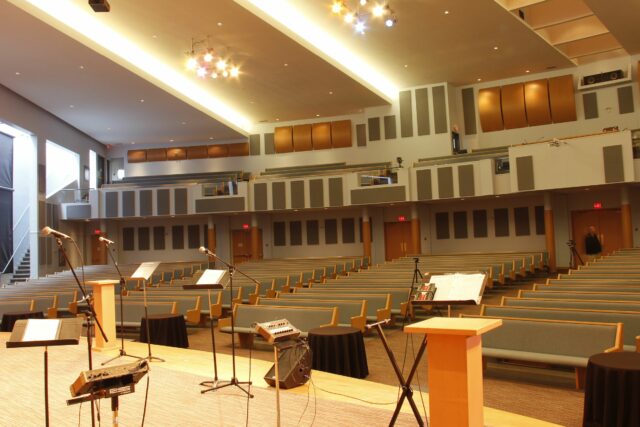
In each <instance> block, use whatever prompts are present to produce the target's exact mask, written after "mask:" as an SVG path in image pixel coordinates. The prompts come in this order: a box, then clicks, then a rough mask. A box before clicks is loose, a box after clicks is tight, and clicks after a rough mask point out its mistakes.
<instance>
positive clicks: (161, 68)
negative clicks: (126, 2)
mask: <svg viewBox="0 0 640 427" xmlns="http://www.w3.org/2000/svg"><path fill="white" fill-rule="evenodd" d="M9 1H10V2H11V3H13V4H14V5H16V6H17V7H19V8H21V9H23V10H25V11H26V12H28V13H30V14H32V15H33V16H36V17H37V18H39V19H41V20H43V21H44V22H46V23H48V24H50V25H52V26H53V27H55V28H56V29H58V30H60V31H62V32H64V33H65V34H67V35H68V36H70V37H72V38H74V39H76V40H78V41H79V42H81V43H83V44H85V45H87V46H89V47H90V48H92V49H94V50H97V51H98V52H99V53H101V54H103V55H106V56H107V57H109V58H110V59H112V60H113V61H115V62H117V63H118V64H120V65H122V66H124V67H125V68H127V69H129V70H130V71H132V72H134V73H136V74H138V75H140V76H142V77H144V78H146V79H147V80H149V81H151V82H152V83H154V84H156V85H157V86H159V87H161V88H162V89H164V90H166V91H168V92H169V93H171V94H173V95H174V96H176V97H178V98H180V99H182V100H183V101H185V102H187V103H188V104H190V105H192V106H193V107H195V108H197V109H199V110H201V111H202V112H204V113H205V114H208V115H209V116H211V117H213V118H215V119H216V120H218V121H220V122H222V123H223V124H225V125H226V126H229V127H230V128H232V129H234V130H236V131H238V132H240V133H242V134H245V135H248V134H249V133H251V129H252V127H253V123H251V121H250V120H249V119H248V118H247V117H245V116H244V115H243V114H241V113H240V112H238V111H236V110H234V109H233V108H231V107H230V106H229V105H227V104H226V103H225V101H224V100H222V99H221V98H219V97H217V96H214V95H213V94H211V93H210V92H207V91H205V90H203V89H202V87H201V85H200V84H198V83H197V82H194V81H192V80H191V79H190V78H189V77H188V76H187V75H185V74H184V72H183V70H182V69H178V68H175V67H174V66H172V65H169V64H168V63H165V62H162V61H160V60H159V59H158V58H156V57H154V56H152V55H150V54H149V52H148V51H147V50H145V49H143V48H142V47H141V46H138V45H136V44H135V43H134V42H132V41H131V40H129V39H127V38H126V37H125V36H124V35H122V34H121V33H119V32H118V31H116V30H114V29H112V28H110V27H108V26H107V25H106V24H105V23H104V20H103V19H104V18H103V17H102V19H101V17H97V16H96V15H95V14H93V13H91V12H90V10H89V11H88V10H87V8H86V7H85V6H86V5H85V4H83V3H78V2H74V1H73V0H57V1H51V0H9Z"/></svg>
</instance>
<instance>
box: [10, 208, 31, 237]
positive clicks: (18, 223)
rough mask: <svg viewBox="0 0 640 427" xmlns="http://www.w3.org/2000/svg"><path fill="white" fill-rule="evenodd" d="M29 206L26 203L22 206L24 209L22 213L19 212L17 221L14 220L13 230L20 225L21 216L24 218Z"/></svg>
mask: <svg viewBox="0 0 640 427" xmlns="http://www.w3.org/2000/svg"><path fill="white" fill-rule="evenodd" d="M30 207H31V205H27V207H26V208H24V210H23V211H22V213H21V214H20V217H19V218H18V221H17V222H16V225H14V226H13V231H15V230H16V228H18V226H19V225H20V222H21V221H22V218H24V214H26V213H27V212H29V208H30Z"/></svg>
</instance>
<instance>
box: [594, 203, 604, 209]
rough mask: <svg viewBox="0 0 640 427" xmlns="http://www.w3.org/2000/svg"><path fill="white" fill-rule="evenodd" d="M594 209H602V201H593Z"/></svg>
mask: <svg viewBox="0 0 640 427" xmlns="http://www.w3.org/2000/svg"><path fill="white" fill-rule="evenodd" d="M593 209H602V202H593Z"/></svg>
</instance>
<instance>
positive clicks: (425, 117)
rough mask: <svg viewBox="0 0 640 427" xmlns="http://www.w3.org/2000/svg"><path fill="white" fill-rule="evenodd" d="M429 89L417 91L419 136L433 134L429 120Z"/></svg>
mask: <svg viewBox="0 0 640 427" xmlns="http://www.w3.org/2000/svg"><path fill="white" fill-rule="evenodd" d="M429 110H430V108H429V88H427V87H424V88H422V89H416V119H417V121H418V136H423V135H429V134H430V133H431V123H430V120H429V115H430V114H429Z"/></svg>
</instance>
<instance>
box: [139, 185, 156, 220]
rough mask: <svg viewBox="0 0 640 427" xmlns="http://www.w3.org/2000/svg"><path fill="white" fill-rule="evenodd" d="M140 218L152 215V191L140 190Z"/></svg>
mask: <svg viewBox="0 0 640 427" xmlns="http://www.w3.org/2000/svg"><path fill="white" fill-rule="evenodd" d="M138 194H139V197H140V201H139V203H140V216H151V215H153V190H140V192H139V193H138Z"/></svg>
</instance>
